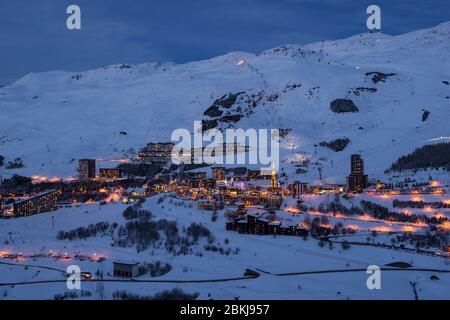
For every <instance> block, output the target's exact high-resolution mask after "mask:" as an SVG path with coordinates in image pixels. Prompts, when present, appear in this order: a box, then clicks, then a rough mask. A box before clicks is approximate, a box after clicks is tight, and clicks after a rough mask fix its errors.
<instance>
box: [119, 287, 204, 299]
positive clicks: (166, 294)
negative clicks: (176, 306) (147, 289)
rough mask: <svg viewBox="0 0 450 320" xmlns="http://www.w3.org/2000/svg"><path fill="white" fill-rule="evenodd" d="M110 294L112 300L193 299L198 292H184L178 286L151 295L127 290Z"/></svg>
mask: <svg viewBox="0 0 450 320" xmlns="http://www.w3.org/2000/svg"><path fill="white" fill-rule="evenodd" d="M112 296H113V299H114V300H195V299H197V297H198V296H199V293H198V292H194V293H186V292H184V291H183V290H181V289H179V288H175V289H172V290H164V291H161V292H158V293H156V294H155V295H153V296H141V295H138V294H133V293H129V292H127V291H115V292H114V293H113V295H112Z"/></svg>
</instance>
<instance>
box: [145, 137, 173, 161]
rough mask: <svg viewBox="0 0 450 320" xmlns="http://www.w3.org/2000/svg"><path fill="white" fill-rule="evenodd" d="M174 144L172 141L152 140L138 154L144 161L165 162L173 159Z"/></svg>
mask: <svg viewBox="0 0 450 320" xmlns="http://www.w3.org/2000/svg"><path fill="white" fill-rule="evenodd" d="M173 146H174V144H173V143H171V142H158V143H153V142H151V143H148V144H147V146H146V147H145V148H143V149H141V151H139V154H138V155H139V158H140V159H141V160H142V161H145V162H151V163H156V164H165V163H167V162H169V161H170V160H171V157H172V149H173Z"/></svg>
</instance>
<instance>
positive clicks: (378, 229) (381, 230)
mask: <svg viewBox="0 0 450 320" xmlns="http://www.w3.org/2000/svg"><path fill="white" fill-rule="evenodd" d="M371 231H376V232H392V228H390V227H384V226H380V227H375V228H373V229H371Z"/></svg>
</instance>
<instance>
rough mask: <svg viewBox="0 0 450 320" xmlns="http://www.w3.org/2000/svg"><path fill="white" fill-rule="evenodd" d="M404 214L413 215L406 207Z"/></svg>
mask: <svg viewBox="0 0 450 320" xmlns="http://www.w3.org/2000/svg"><path fill="white" fill-rule="evenodd" d="M403 214H404V215H405V216H411V215H412V212H411V211H409V210H408V209H405V210H403Z"/></svg>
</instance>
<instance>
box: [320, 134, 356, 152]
mask: <svg viewBox="0 0 450 320" xmlns="http://www.w3.org/2000/svg"><path fill="white" fill-rule="evenodd" d="M349 143H350V140H349V139H348V138H346V137H343V138H339V139H336V140H332V141H328V142H327V141H322V142H320V143H319V145H320V146H321V147H326V148H329V149H331V150H333V151H334V152H339V151H342V150H344V149H345V147H347V145H348V144H349Z"/></svg>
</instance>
